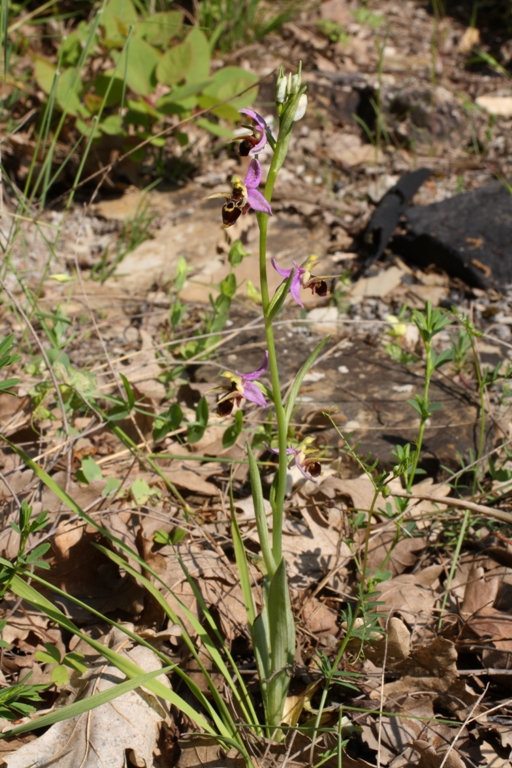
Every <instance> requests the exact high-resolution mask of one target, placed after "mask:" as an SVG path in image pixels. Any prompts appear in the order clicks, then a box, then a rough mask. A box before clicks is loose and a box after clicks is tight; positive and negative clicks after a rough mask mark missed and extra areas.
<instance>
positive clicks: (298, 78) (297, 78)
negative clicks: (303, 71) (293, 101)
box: [290, 73, 301, 96]
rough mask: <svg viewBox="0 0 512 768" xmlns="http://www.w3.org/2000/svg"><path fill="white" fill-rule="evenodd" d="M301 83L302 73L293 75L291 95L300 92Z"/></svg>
mask: <svg viewBox="0 0 512 768" xmlns="http://www.w3.org/2000/svg"><path fill="white" fill-rule="evenodd" d="M300 83H301V76H300V74H298V73H297V74H296V75H292V78H291V82H290V95H291V96H295V94H296V93H297V92H298V90H299V88H300Z"/></svg>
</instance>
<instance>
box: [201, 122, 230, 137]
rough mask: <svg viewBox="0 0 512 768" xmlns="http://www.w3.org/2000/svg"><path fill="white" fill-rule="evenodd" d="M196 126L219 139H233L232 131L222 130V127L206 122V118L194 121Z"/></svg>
mask: <svg viewBox="0 0 512 768" xmlns="http://www.w3.org/2000/svg"><path fill="white" fill-rule="evenodd" d="M196 125H198V126H199V127H200V128H204V129H205V131H210V133H211V134H213V136H218V137H219V138H220V139H232V138H233V131H230V130H229V128H224V126H223V125H219V124H218V123H214V122H212V121H211V120H208V119H207V118H206V117H200V118H199V119H198V120H196Z"/></svg>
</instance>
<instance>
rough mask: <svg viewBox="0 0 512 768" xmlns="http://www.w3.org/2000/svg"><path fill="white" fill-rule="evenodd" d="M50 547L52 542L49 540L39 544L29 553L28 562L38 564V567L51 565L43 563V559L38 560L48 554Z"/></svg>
mask: <svg viewBox="0 0 512 768" xmlns="http://www.w3.org/2000/svg"><path fill="white" fill-rule="evenodd" d="M50 547H51V544H49V543H48V542H47V541H45V542H44V543H43V544H39V545H38V546H37V547H36V548H35V549H33V550H32V552H30V554H29V555H27V563H31V564H33V565H37V567H38V568H49V567H50V566H49V565H48V563H43V562H41V561H39V562H38V558H39V557H43V556H44V555H46V553H47V552H48V550H49V549H50Z"/></svg>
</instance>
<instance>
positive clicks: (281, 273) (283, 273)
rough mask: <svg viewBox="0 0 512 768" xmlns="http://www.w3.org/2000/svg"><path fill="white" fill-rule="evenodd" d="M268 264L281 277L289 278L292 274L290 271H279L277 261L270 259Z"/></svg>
mask: <svg viewBox="0 0 512 768" xmlns="http://www.w3.org/2000/svg"><path fill="white" fill-rule="evenodd" d="M270 263H271V264H272V266H273V267H274V269H275V271H276V272H278V273H279V274H280V275H282V277H290V275H291V273H292V270H291V269H281V268H280V267H278V266H277V261H276V260H275V259H270Z"/></svg>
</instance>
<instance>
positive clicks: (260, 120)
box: [238, 109, 268, 131]
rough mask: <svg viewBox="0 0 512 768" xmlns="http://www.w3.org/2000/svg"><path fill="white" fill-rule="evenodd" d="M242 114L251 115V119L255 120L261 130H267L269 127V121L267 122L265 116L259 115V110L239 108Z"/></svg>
mask: <svg viewBox="0 0 512 768" xmlns="http://www.w3.org/2000/svg"><path fill="white" fill-rule="evenodd" d="M238 111H239V113H240V114H241V115H247V117H250V118H251V120H254V122H255V123H256V125H257V126H258V128H259V129H260V130H261V131H264V130H266V128H268V125H267V123H266V122H265V120H264V118H263V117H262V116H261V115H258V113H257V112H255V111H254V109H239V110H238Z"/></svg>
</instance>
